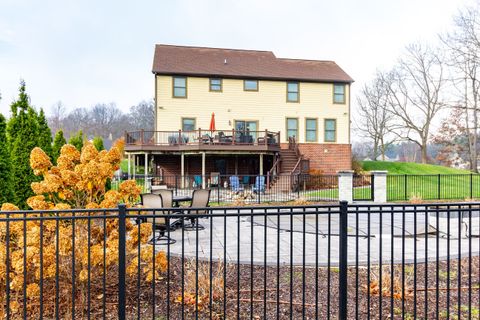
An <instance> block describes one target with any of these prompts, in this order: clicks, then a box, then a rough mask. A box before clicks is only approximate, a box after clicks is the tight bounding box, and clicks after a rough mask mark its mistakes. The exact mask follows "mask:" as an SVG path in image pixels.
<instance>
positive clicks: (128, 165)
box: [127, 153, 132, 179]
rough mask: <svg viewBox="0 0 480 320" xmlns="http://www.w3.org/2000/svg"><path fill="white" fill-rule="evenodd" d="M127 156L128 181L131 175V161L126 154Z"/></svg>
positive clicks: (128, 154)
mask: <svg viewBox="0 0 480 320" xmlns="http://www.w3.org/2000/svg"><path fill="white" fill-rule="evenodd" d="M127 156H128V163H127V177H128V179H130V178H131V177H132V173H131V170H130V161H132V159H131V156H130V153H127Z"/></svg>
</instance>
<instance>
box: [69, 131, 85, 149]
mask: <svg viewBox="0 0 480 320" xmlns="http://www.w3.org/2000/svg"><path fill="white" fill-rule="evenodd" d="M68 143H70V144H71V145H73V146H75V148H77V150H78V151H80V150H82V147H83V132H82V130H80V131H78V133H77V134H74V135H73V136H71V137H70V139H68Z"/></svg>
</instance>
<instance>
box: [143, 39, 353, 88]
mask: <svg viewBox="0 0 480 320" xmlns="http://www.w3.org/2000/svg"><path fill="white" fill-rule="evenodd" d="M225 61H226V63H225ZM152 72H153V73H156V74H181V75H191V76H221V77H231V78H236V77H239V78H258V79H272V80H303V81H314V82H353V79H352V78H351V77H350V76H349V75H348V74H347V73H345V71H343V70H342V69H341V68H340V67H339V66H338V65H337V64H336V63H335V62H333V61H319V60H298V59H283V58H277V57H275V55H274V54H273V52H271V51H256V50H237V49H218V48H202V47H186V46H173V45H163V44H157V45H156V47H155V57H154V59H153V69H152Z"/></svg>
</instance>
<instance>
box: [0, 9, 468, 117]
mask: <svg viewBox="0 0 480 320" xmlns="http://www.w3.org/2000/svg"><path fill="white" fill-rule="evenodd" d="M471 3H472V2H471V1H467V0H401V1H400V0H397V1H391V0H362V1H360V0H350V1H347V0H343V1H342V0H335V1H327V0H316V1H303V0H295V1H281V0H268V1H263V0H242V1H228V0H207V1H202V0H190V1H188V0H187V1H163V0H137V1H124V0H116V1H113V0H108V1H107V0H95V1H93V0H78V1H73V0H60V1H57V0H42V1H37V0H30V1H26V0H0V94H1V95H2V100H1V101H0V112H2V113H3V114H5V115H8V113H9V105H10V103H11V102H12V101H13V99H14V98H15V97H16V95H17V90H18V83H19V80H20V79H24V80H25V81H26V83H27V91H28V93H29V94H30V96H31V100H32V104H33V105H34V106H36V107H37V108H39V107H43V108H44V109H45V110H46V111H47V113H48V112H49V111H50V108H51V106H52V105H53V104H54V103H55V102H57V101H62V102H63V103H64V105H65V106H66V107H67V109H69V110H71V109H73V108H75V107H90V106H92V105H94V104H95V103H99V102H105V103H108V102H115V103H116V104H117V106H118V107H120V108H121V109H122V110H125V111H126V110H127V109H128V108H129V107H130V106H131V105H134V104H136V103H138V102H139V101H141V100H143V99H150V98H152V97H153V75H152V73H151V66H152V59H153V50H154V45H155V44H156V43H164V44H177V45H195V46H210V47H223V48H241V49H260V50H270V51H273V52H274V53H275V55H276V56H277V57H285V58H305V59H319V60H334V61H336V62H337V63H338V64H339V65H340V66H341V67H342V68H343V69H344V70H345V71H346V72H347V73H348V74H350V75H351V76H352V77H353V78H354V79H355V80H356V82H355V83H354V87H353V89H354V92H355V89H358V88H360V86H361V85H362V84H363V83H364V82H366V81H368V80H370V79H371V78H372V75H373V74H374V73H375V70H376V69H377V68H379V69H384V68H389V67H390V66H392V65H393V63H395V61H396V59H397V58H398V56H399V54H400V53H401V51H402V49H403V48H404V47H405V45H406V44H408V43H411V42H415V41H427V42H436V39H437V35H438V33H441V32H443V31H445V30H447V29H448V27H449V25H450V24H451V21H452V16H453V15H454V14H455V13H457V12H458V9H459V8H461V7H463V6H465V5H466V4H471Z"/></svg>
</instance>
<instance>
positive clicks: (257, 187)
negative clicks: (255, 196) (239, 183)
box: [253, 176, 265, 193]
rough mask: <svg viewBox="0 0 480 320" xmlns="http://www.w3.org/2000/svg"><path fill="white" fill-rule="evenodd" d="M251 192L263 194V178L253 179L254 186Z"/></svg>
mask: <svg viewBox="0 0 480 320" xmlns="http://www.w3.org/2000/svg"><path fill="white" fill-rule="evenodd" d="M253 192H259V193H264V192H265V177H264V176H257V177H255V184H254V185H253Z"/></svg>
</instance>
